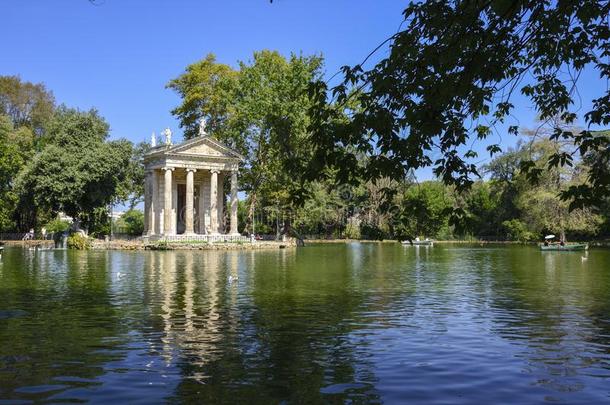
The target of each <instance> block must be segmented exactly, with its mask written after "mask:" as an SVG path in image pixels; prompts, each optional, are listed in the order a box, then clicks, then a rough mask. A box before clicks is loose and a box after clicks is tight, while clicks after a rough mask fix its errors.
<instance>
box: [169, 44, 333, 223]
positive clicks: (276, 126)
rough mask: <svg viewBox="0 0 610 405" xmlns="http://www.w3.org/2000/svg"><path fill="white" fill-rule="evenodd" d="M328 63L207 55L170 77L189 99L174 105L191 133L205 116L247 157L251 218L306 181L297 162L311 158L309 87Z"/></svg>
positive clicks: (266, 55) (244, 174) (284, 202)
mask: <svg viewBox="0 0 610 405" xmlns="http://www.w3.org/2000/svg"><path fill="white" fill-rule="evenodd" d="M321 67H322V59H321V58H320V57H317V56H311V57H305V56H297V55H291V56H290V58H284V57H283V56H281V55H280V54H279V53H277V52H272V51H261V52H256V53H254V56H253V58H252V60H251V61H248V62H240V63H239V68H238V69H233V68H231V67H230V66H228V65H224V64H220V63H218V62H216V60H215V58H214V56H213V55H208V56H207V57H206V58H204V59H203V60H201V61H199V62H196V63H194V64H192V65H190V66H188V67H187V68H186V71H185V72H184V73H183V74H182V75H180V76H179V77H178V78H176V79H174V80H172V81H170V82H169V84H168V87H169V88H171V89H173V90H175V91H176V92H177V93H178V94H179V95H180V96H181V98H182V103H181V104H180V105H179V106H178V107H177V108H176V109H174V110H173V111H172V112H173V113H174V114H175V115H176V116H177V117H178V119H179V120H180V125H181V126H182V127H183V128H184V133H185V137H186V138H187V139H188V138H190V137H193V136H196V134H197V127H198V122H199V120H200V119H201V118H205V119H206V120H207V122H208V127H209V132H211V133H213V134H214V136H215V137H216V138H217V139H219V140H221V141H223V142H225V143H226V144H227V145H229V146H231V147H233V148H235V149H236V150H237V151H239V152H240V153H241V154H242V155H243V156H244V157H245V158H246V161H245V162H244V164H243V166H242V170H241V172H240V183H241V187H242V189H243V190H244V191H245V192H247V193H248V198H249V203H250V210H249V214H248V216H247V218H246V220H247V221H248V223H249V224H251V223H252V221H253V218H252V215H253V210H254V207H255V206H256V205H262V206H281V207H283V208H286V207H287V206H288V205H289V203H290V196H291V194H293V190H294V189H295V188H297V185H299V183H298V180H299V178H300V176H296V175H295V174H294V173H295V172H298V170H295V167H298V165H301V164H302V163H303V162H308V161H309V159H310V158H311V148H310V145H309V144H308V139H309V137H308V132H307V128H308V126H309V115H308V110H309V107H310V105H311V103H310V98H309V96H308V92H307V90H308V87H309V83H310V82H311V81H312V80H315V79H317V78H318V77H320V74H321V73H320V71H321Z"/></svg>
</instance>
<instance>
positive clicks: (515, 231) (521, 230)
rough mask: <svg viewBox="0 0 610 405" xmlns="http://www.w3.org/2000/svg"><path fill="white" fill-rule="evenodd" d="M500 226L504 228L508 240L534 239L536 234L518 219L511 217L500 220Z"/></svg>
mask: <svg viewBox="0 0 610 405" xmlns="http://www.w3.org/2000/svg"><path fill="white" fill-rule="evenodd" d="M502 226H503V227H504V229H505V230H506V233H507V236H508V238H509V239H510V240H517V241H519V242H530V241H533V240H536V235H535V234H534V233H533V232H530V231H529V230H528V229H527V226H526V225H525V223H523V222H522V221H519V220H518V219H511V220H510V221H504V222H502Z"/></svg>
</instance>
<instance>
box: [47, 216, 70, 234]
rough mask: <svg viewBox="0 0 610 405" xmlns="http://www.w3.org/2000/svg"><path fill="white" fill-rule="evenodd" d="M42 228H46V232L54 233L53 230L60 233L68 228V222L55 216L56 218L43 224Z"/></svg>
mask: <svg viewBox="0 0 610 405" xmlns="http://www.w3.org/2000/svg"><path fill="white" fill-rule="evenodd" d="M44 228H46V229H47V232H49V233H55V232H59V233H61V232H65V231H67V230H68V229H70V222H68V221H62V220H61V219H59V218H57V219H54V220H52V221H50V222H49V223H48V224H46V225H45V226H44Z"/></svg>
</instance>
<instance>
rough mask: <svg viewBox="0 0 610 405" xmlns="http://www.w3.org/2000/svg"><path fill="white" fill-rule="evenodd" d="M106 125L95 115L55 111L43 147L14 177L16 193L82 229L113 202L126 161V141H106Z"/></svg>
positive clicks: (123, 173)
mask: <svg viewBox="0 0 610 405" xmlns="http://www.w3.org/2000/svg"><path fill="white" fill-rule="evenodd" d="M107 137H108V124H107V123H106V122H105V121H104V119H103V118H101V117H100V116H99V114H98V113H97V111H95V110H90V111H87V112H83V111H79V110H75V109H69V108H67V107H60V108H59V109H58V110H57V112H56V113H55V115H54V117H53V119H52V120H51V122H50V124H49V126H48V132H47V133H46V134H45V139H44V148H43V149H42V151H41V152H40V153H39V154H37V155H36V156H35V157H34V158H33V159H31V161H30V162H29V163H28V165H27V166H26V167H25V168H24V170H23V171H22V172H21V173H20V176H19V178H18V186H19V190H20V192H21V193H23V194H24V195H28V196H30V197H31V199H32V201H33V203H34V204H35V205H36V206H38V207H43V208H45V209H48V210H49V211H50V212H52V213H57V212H59V211H63V212H64V213H66V214H67V215H69V216H71V217H73V218H75V219H76V220H79V221H82V222H83V224H84V225H85V226H88V225H89V224H91V223H92V222H93V218H95V217H97V216H96V215H94V212H95V211H96V210H97V209H99V208H104V207H107V206H108V204H110V203H111V202H112V201H113V200H114V199H115V198H116V197H115V194H116V190H117V186H118V185H119V184H120V183H121V182H122V181H124V180H125V177H126V171H127V168H128V167H129V160H130V157H131V144H130V143H129V142H128V141H122V140H120V141H112V142H109V141H107Z"/></svg>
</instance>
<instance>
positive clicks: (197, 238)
mask: <svg viewBox="0 0 610 405" xmlns="http://www.w3.org/2000/svg"><path fill="white" fill-rule="evenodd" d="M148 239H149V240H150V241H154V242H183V243H188V242H207V243H222V242H250V238H249V237H247V236H242V235H165V236H164V235H161V236H151V237H149V238H148Z"/></svg>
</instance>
